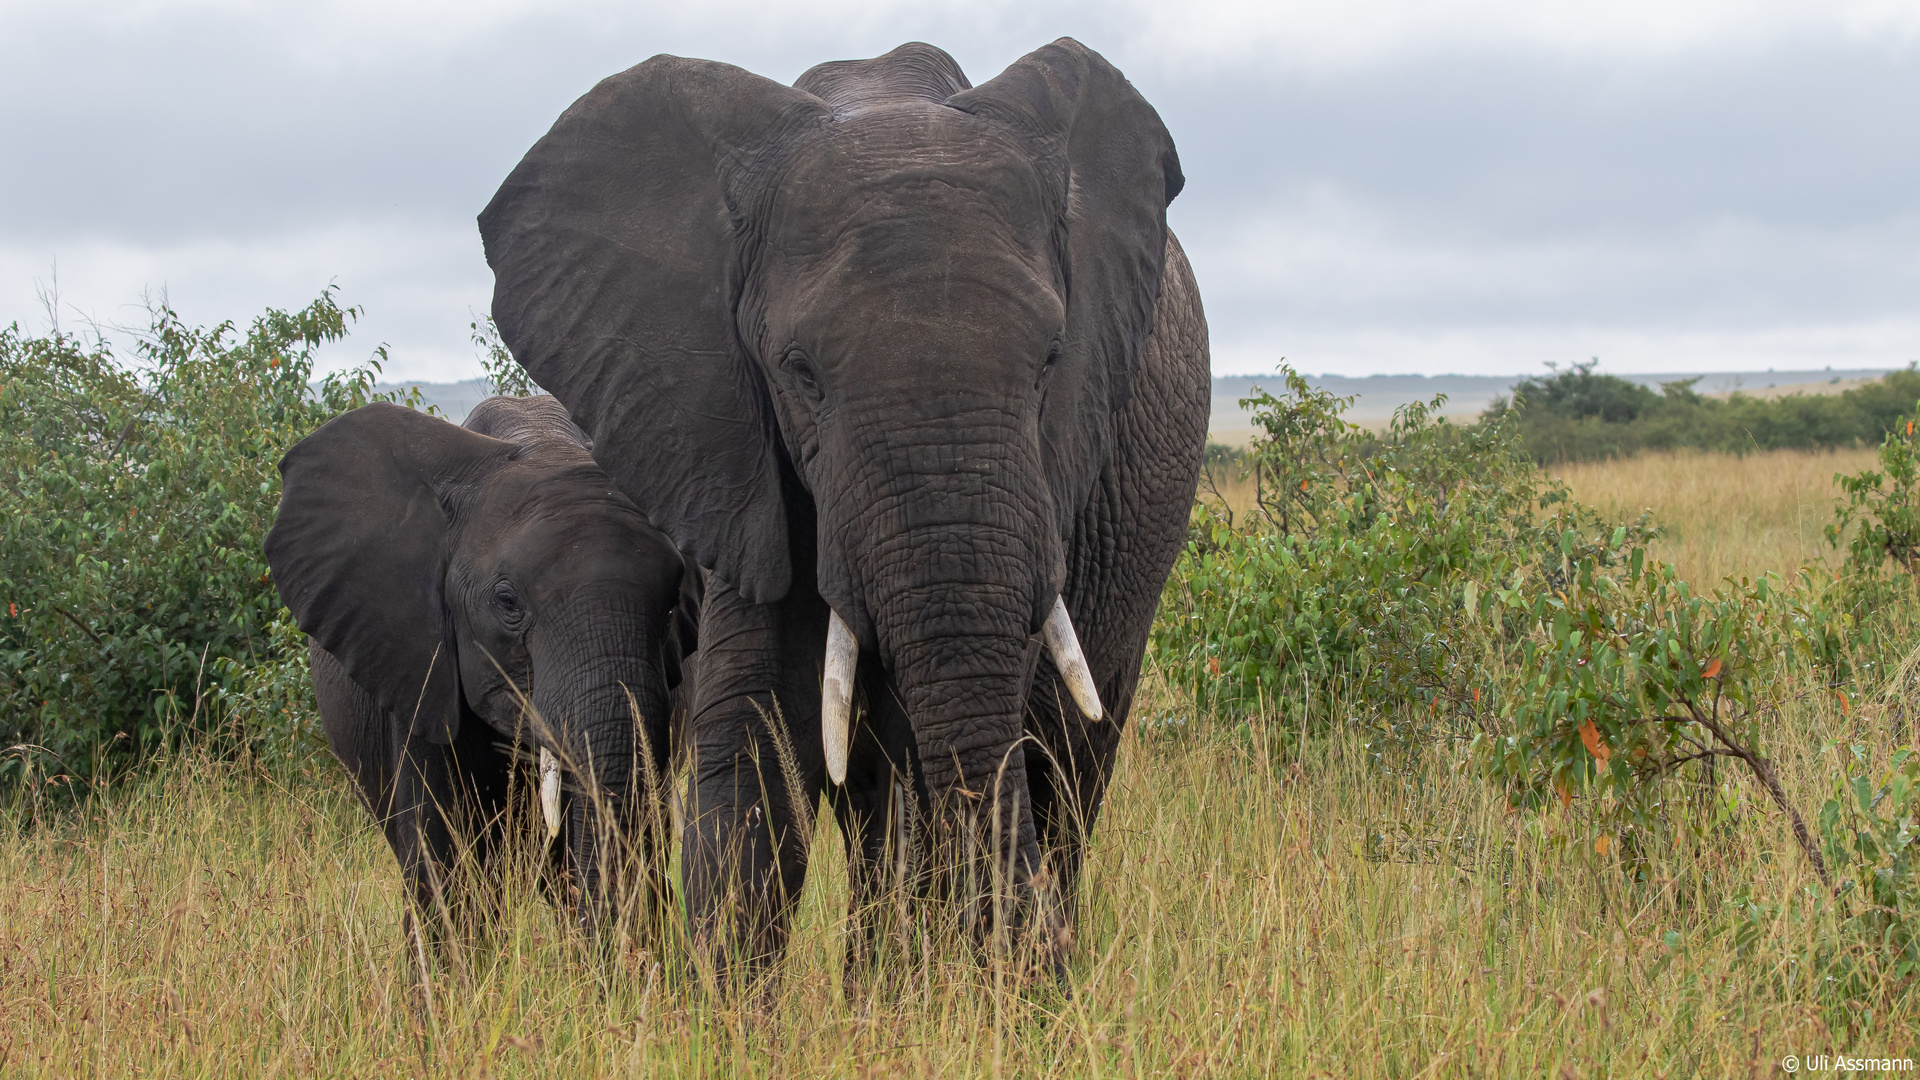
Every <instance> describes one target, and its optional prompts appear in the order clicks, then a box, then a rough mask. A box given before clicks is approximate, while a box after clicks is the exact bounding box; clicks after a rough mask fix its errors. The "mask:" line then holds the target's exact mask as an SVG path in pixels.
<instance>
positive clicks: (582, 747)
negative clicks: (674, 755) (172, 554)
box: [266, 397, 699, 939]
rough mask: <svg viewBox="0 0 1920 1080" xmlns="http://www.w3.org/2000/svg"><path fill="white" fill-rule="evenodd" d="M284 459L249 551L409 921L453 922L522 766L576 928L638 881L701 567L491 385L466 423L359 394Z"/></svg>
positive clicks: (551, 422)
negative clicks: (400, 888) (403, 897)
mask: <svg viewBox="0 0 1920 1080" xmlns="http://www.w3.org/2000/svg"><path fill="white" fill-rule="evenodd" d="M280 471H281V475H282V479H283V481H284V487H283V489H282V495H281V499H280V511H279V514H278V516H277V517H276V518H275V520H274V524H273V529H272V531H271V532H269V533H268V534H267V543H266V549H267V562H268V564H269V565H270V566H271V567H272V569H273V575H274V582H275V585H276V586H277V587H278V589H279V592H280V597H281V599H282V600H283V601H285V603H286V605H287V607H288V608H289V609H290V610H291V611H292V612H293V616H294V619H295V620H296V621H297V622H298V624H299V626H300V628H301V629H302V630H304V631H306V632H307V634H308V635H309V652H310V654H311V657H312V661H313V682H314V692H315V696H316V698H317V699H318V702H319V705H320V716H321V720H322V722H323V724H324V726H325V728H326V733H327V743H328V745H329V746H330V747H331V748H332V749H333V752H334V754H335V755H336V756H337V757H338V758H339V759H340V761H341V763H342V764H344V765H345V766H346V767H347V771H348V772H349V773H351V774H352V776H353V778H354V780H355V782H356V784H357V785H358V787H359V789H360V792H361V794H362V795H363V796H364V797H365V799H366V801H367V805H368V807H369V808H370V809H371V810H372V811H373V813H374V816H375V818H376V819H378V820H379V822H380V824H381V828H382V830H383V831H384V832H385V834H386V837H387V842H388V843H389V844H390V845H391V846H392V848H393V852H394V855H395V856H396V857H397V858H398V859H399V860H400V865H401V868H402V870H403V871H404V873H405V875H406V878H407V884H408V891H409V894H410V899H411V901H412V910H411V913H410V914H411V915H412V916H420V917H424V921H425V922H426V924H427V927H428V928H429V931H430V932H431V933H432V934H433V936H434V937H435V938H436V939H439V938H440V937H441V935H440V933H439V931H440V929H441V928H443V927H445V926H446V925H447V924H448V923H452V924H454V925H456V926H463V927H470V926H471V920H470V919H467V918H465V917H464V915H465V913H466V912H467V911H468V909H469V908H470V906H471V901H472V900H473V899H474V892H475V890H476V888H480V887H485V886H489V885H492V884H497V880H489V879H488V878H487V877H486V875H487V874H488V873H497V872H498V871H499V870H500V867H499V865H498V864H497V858H496V857H497V856H498V855H499V854H500V853H501V852H502V850H503V845H504V844H505V843H506V842H508V841H509V840H510V839H511V837H510V836H509V835H508V828H509V825H510V823H511V822H512V821H514V820H515V818H514V815H513V814H511V813H509V800H510V796H511V793H512V791H513V790H514V785H513V784H512V777H513V775H514V773H515V770H516V768H517V767H519V766H518V765H517V764H516V763H520V764H523V765H525V766H534V765H535V764H536V763H537V768H538V771H537V772H536V771H535V768H533V767H527V768H522V769H521V772H522V774H523V775H526V776H527V777H528V779H529V780H533V781H534V782H533V783H528V784H526V785H525V786H523V787H521V788H520V790H522V791H526V790H529V789H534V788H535V787H536V784H537V790H538V792H539V796H540V806H541V811H542V813H543V815H544V816H545V818H546V821H545V824H546V826H547V830H546V836H547V840H548V843H549V845H550V854H551V855H553V856H556V860H555V861H557V863H558V864H559V865H558V867H557V869H559V871H560V872H561V873H562V875H563V876H564V881H565V885H566V888H565V890H564V895H566V896H567V897H569V898H570V899H571V900H572V901H573V902H574V910H575V912H576V914H577V916H578V920H579V922H580V924H581V925H582V926H583V927H584V928H586V929H588V930H593V929H595V928H596V927H598V926H599V925H601V924H603V922H604V919H605V916H606V915H607V913H608V911H609V907H608V902H609V901H610V900H611V899H613V894H614V891H615V885H616V884H617V883H618V881H619V879H620V878H621V877H622V876H623V874H622V873H621V872H619V871H622V870H624V871H628V872H638V873H641V874H644V873H646V872H647V870H646V868H647V867H651V866H654V865H656V863H655V858H654V857H650V856H649V852H648V849H649V848H651V849H652V851H653V852H655V853H660V852H662V851H663V849H662V848H661V846H660V844H659V843H658V840H657V839H656V838H655V837H653V836H651V835H650V834H652V833H659V832H664V831H665V824H664V823H665V821H666V820H667V813H666V804H665V800H664V794H665V793H664V789H663V788H662V786H661V785H659V784H657V783H656V784H654V785H652V789H653V790H652V791H651V792H649V791H648V790H647V789H648V787H649V785H647V784H646V783H645V782H644V778H645V777H646V776H648V775H652V776H655V777H658V776H660V775H662V774H663V773H664V772H665V770H666V767H667V761H668V755H669V752H670V731H669V725H670V715H669V712H670V708H671V701H670V694H671V691H672V690H673V688H674V686H675V684H676V683H677V681H678V679H679V672H680V664H681V660H682V659H683V657H684V656H685V655H686V654H687V653H688V652H690V651H691V650H692V648H693V645H694V639H693V634H694V630H695V627H696V625H697V619H698V610H697V607H698V588H699V577H698V575H699V571H698V568H696V567H691V566H689V565H687V564H686V562H685V561H684V559H683V557H682V556H681V554H680V552H679V551H678V550H677V549H676V548H675V547H674V545H673V544H672V542H671V541H669V540H668V539H667V537H666V536H664V535H663V534H661V533H660V532H658V531H657V530H655V529H654V528H653V527H651V526H650V525H648V524H647V522H646V520H645V519H644V518H643V517H642V516H641V514H640V511H639V509H638V508H637V507H635V506H634V505H633V503H632V502H631V501H629V500H628V499H627V498H626V497H625V496H623V495H621V494H620V493H619V492H618V491H617V490H614V485H613V484H612V482H610V481H609V480H608V479H607V476H606V474H605V473H604V472H603V471H602V470H601V469H600V467H599V466H598V465H596V464H595V463H594V461H593V458H592V457H591V456H590V455H589V453H588V444H587V439H586V436H585V434H584V433H583V432H581V431H580V429H579V428H577V427H575V426H574V424H573V423H572V421H571V420H569V419H568V417H567V413H566V410H565V409H564V408H562V407H561V406H560V404H559V403H558V402H555V401H554V400H553V399H552V398H546V397H536V398H504V397H495V398H489V399H487V400H486V401H483V402H481V403H480V404H479V405H478V406H476V407H475V408H474V410H473V412H472V413H471V414H470V415H469V416H468V418H467V422H466V425H465V427H456V426H455V425H453V424H450V423H447V422H446V421H444V420H438V419H435V418H433V417H430V416H425V415H422V414H420V413H417V412H414V411H413V410H411V409H405V408H401V407H399V406H397V405H388V404H377V405H369V406H367V407H365V408H363V409H356V410H354V411H353V412H350V413H346V414H344V415H342V416H339V417H336V418H334V419H333V420H331V421H329V422H328V423H326V424H325V425H323V426H321V427H320V428H319V429H318V430H316V431H315V432H314V433H313V434H312V435H309V436H307V437H306V438H305V439H302V440H301V441H300V442H299V444H297V445H296V446H294V448H293V449H292V450H290V451H288V453H287V455H286V457H285V459H283V460H282V461H281V463H280ZM528 705H531V706H532V715H529V714H528V712H527V706H528ZM636 710H637V711H638V713H639V716H640V718H641V723H640V724H638V725H636V723H635V711H636ZM638 734H644V735H645V736H646V738H645V739H644V740H641V739H639V738H637V737H636V736H637V735H638ZM649 770H651V773H649ZM535 777H537V780H535ZM648 794H651V795H652V796H653V797H655V798H656V799H658V800H659V801H658V803H657V804H656V805H652V806H649V805H646V804H645V803H643V802H642V801H641V797H642V796H645V795H648ZM523 820H524V819H523ZM629 856H638V858H637V859H636V860H634V861H633V862H629V861H628V857H629ZM659 861H660V862H664V859H660V860H659ZM654 873H655V875H656V876H657V873H658V871H657V870H655V871H654ZM626 876H627V880H628V884H632V885H644V884H646V883H645V882H643V881H636V880H634V879H633V877H632V876H631V873H629V874H628V875H626ZM660 884H661V883H660V882H658V881H655V882H653V883H652V885H653V886H654V889H653V892H654V902H655V903H658V902H659V900H660V898H662V897H663V896H664V893H663V892H662V891H661V890H660V889H659V888H658V886H659V885H660ZM443 914H444V915H447V916H452V917H451V918H443V917H442V916H443Z"/></svg>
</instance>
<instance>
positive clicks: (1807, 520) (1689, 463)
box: [1552, 449, 1876, 588]
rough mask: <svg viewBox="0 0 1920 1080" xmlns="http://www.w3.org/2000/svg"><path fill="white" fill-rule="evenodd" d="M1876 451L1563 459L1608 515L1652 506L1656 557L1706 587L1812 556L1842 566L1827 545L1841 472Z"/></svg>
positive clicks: (1860, 465) (1789, 567)
mask: <svg viewBox="0 0 1920 1080" xmlns="http://www.w3.org/2000/svg"><path fill="white" fill-rule="evenodd" d="M1875 453H1876V451H1875V450H1873V449H1863V450H1828V451H1808V450H1771V451H1765V452H1762V453H1754V454H1746V455H1743V456H1740V457H1734V456H1732V455H1729V454H1708V453H1700V452H1698V451H1681V452H1675V453H1659V454H1642V455H1640V456H1638V457H1632V458H1627V459H1624V460H1619V461H1596V462H1582V463H1578V464H1571V465H1559V466H1555V467H1554V468H1553V469H1552V472H1553V473H1554V474H1555V475H1556V476H1559V477H1560V478H1561V479H1563V480H1565V481H1566V482H1567V486H1568V487H1569V488H1571V489H1572V491H1573V495H1574V497H1575V498H1576V499H1579V500H1580V501H1581V502H1583V503H1586V504H1587V505H1589V506H1592V507H1593V508H1595V509H1596V510H1599V511H1601V512H1602V513H1604V514H1606V515H1608V516H1609V517H1612V518H1615V519H1618V520H1626V519H1629V518H1632V517H1635V516H1637V515H1638V514H1639V513H1640V512H1641V511H1643V510H1651V511H1652V512H1653V517H1654V520H1655V521H1657V522H1658V523H1659V524H1660V526H1661V528H1662V530H1663V531H1664V533H1665V535H1664V536H1663V537H1662V538H1661V539H1660V540H1658V541H1655V542H1654V544H1653V545H1652V549H1651V551H1650V552H1649V554H1650V555H1652V556H1653V557H1654V558H1658V559H1662V560H1665V561H1667V562H1671V563H1673V564H1674V568H1675V570H1676V571H1677V572H1678V573H1679V575H1680V577H1682V578H1683V579H1685V580H1687V581H1689V582H1692V583H1693V584H1694V585H1696V586H1699V587H1702V588H1704V587H1706V586H1708V585H1711V584H1713V583H1715V582H1719V581H1721V580H1723V579H1725V578H1727V577H1736V578H1737V577H1742V576H1744V577H1755V576H1758V575H1759V574H1761V573H1764V572H1766V571H1773V572H1775V573H1779V574H1783V575H1784V574H1791V573H1792V572H1793V571H1795V570H1797V569H1798V568H1800V567H1801V566H1803V565H1806V564H1809V563H1811V564H1815V565H1821V566H1837V565H1839V559H1840V556H1842V555H1843V554H1844V552H1836V551H1834V550H1833V549H1832V548H1831V547H1830V546H1829V545H1828V543H1827V538H1826V527H1827V526H1828V525H1829V524H1831V523H1832V521H1833V507H1834V500H1835V499H1836V498H1838V497H1839V495H1840V489H1839V486H1838V485H1836V484H1835V483H1834V482H1833V477H1834V474H1835V473H1856V472H1859V471H1861V470H1862V469H1870V468H1873V467H1874V465H1875Z"/></svg>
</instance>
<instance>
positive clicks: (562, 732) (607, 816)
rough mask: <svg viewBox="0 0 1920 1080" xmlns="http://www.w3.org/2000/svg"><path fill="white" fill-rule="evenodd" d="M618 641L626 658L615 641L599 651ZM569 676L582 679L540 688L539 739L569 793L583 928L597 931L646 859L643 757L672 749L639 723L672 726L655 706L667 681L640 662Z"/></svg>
mask: <svg viewBox="0 0 1920 1080" xmlns="http://www.w3.org/2000/svg"><path fill="white" fill-rule="evenodd" d="M612 641H620V644H621V646H622V648H621V651H622V652H623V653H624V652H625V651H626V647H627V645H628V644H629V642H627V641H621V640H620V639H618V638H614V639H609V640H607V641H599V642H598V645H597V647H598V648H599V650H600V651H601V652H602V653H604V652H605V651H606V648H607V646H608V644H610V643H611V642H612ZM563 647H570V648H575V649H579V648H589V647H593V646H592V645H591V644H590V643H573V644H571V645H568V646H563ZM562 670H568V671H576V672H579V674H578V675H577V676H575V677H570V678H567V679H563V680H559V681H558V683H557V684H556V685H550V686H544V687H543V686H541V685H539V684H537V683H536V685H535V687H534V700H533V704H534V708H535V710H536V711H537V712H538V713H539V715H540V718H541V722H542V727H543V729H544V730H541V731H537V732H535V733H534V734H535V737H536V738H537V739H538V741H539V742H540V743H541V745H542V748H543V749H545V750H548V751H549V752H551V753H552V755H553V757H554V758H555V760H556V763H557V764H558V766H559V774H560V775H559V776H558V777H557V778H556V779H557V780H558V781H559V785H560V786H561V787H563V788H564V789H565V790H566V792H568V793H569V797H568V798H566V799H565V800H564V806H565V809H564V811H563V813H564V818H565V820H564V826H565V832H566V844H567V851H566V855H567V862H568V864H569V866H570V869H571V872H572V880H571V882H570V885H571V886H572V887H573V888H575V889H578V890H579V892H578V898H577V902H578V908H577V910H576V913H577V916H578V921H579V924H580V926H581V928H582V929H584V930H587V931H589V932H591V931H593V930H595V929H596V928H598V927H599V926H600V925H602V924H603V923H604V921H605V919H606V918H607V917H608V915H609V914H611V911H610V906H609V905H610V904H611V903H612V902H613V901H614V899H615V894H616V893H617V891H618V890H619V889H620V888H621V886H622V884H623V882H622V873H621V871H622V868H623V867H624V865H625V864H627V863H629V862H631V861H633V859H634V857H636V856H643V855H644V854H645V852H644V850H642V848H643V845H644V841H643V839H642V835H641V828H642V827H643V826H644V825H645V821H644V820H643V818H644V816H645V807H644V805H643V799H642V796H643V795H644V794H646V793H645V792H644V790H643V788H644V786H645V783H644V778H645V776H646V775H647V763H645V762H643V761H642V760H641V758H642V755H643V753H646V752H648V751H651V755H650V756H651V757H653V758H658V757H659V756H660V754H661V753H662V752H663V751H664V749H665V748H664V747H659V748H656V747H653V746H651V745H649V744H650V743H651V742H652V741H654V740H651V739H648V740H643V739H641V738H640V737H639V734H640V733H639V726H638V724H637V720H639V719H640V718H645V719H647V720H651V721H660V720H664V718H665V715H666V712H665V710H666V707H667V706H666V702H665V701H663V700H654V699H655V698H658V697H660V696H661V695H660V694H659V692H658V687H657V684H658V683H659V681H660V680H659V678H658V677H657V675H655V676H653V677H649V676H648V674H647V672H646V671H645V666H644V662H643V661H642V659H641V657H639V656H621V657H603V658H601V659H600V660H598V661H591V660H589V661H572V662H570V664H569V666H565V667H563V668H562ZM636 707H637V708H638V711H639V712H640V714H641V717H639V718H637V717H636V716H635V715H634V712H635V709H636ZM655 764H656V771H657V762H655ZM543 811H544V807H543Z"/></svg>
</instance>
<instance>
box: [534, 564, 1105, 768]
mask: <svg viewBox="0 0 1920 1080" xmlns="http://www.w3.org/2000/svg"><path fill="white" fill-rule="evenodd" d="M1040 636H1041V639H1042V640H1043V641H1044V642H1045V643H1046V646H1047V653H1048V654H1049V655H1050V656H1051V657H1052V658H1053V666H1054V667H1055V668H1057V669H1059V671H1060V676H1061V678H1062V679H1064V680H1065V681H1066V684H1067V692H1068V693H1069V694H1071V695H1072V696H1073V702H1074V704H1075V705H1077V706H1079V707H1080V711H1081V712H1082V713H1084V714H1085V715H1086V717H1087V719H1089V720H1098V719H1100V718H1101V717H1102V716H1104V715H1105V710H1104V709H1103V708H1102V707H1101V705H1100V692H1099V690H1098V689H1097V688H1096V687H1095V686H1094V682H1093V672H1092V671H1091V670H1089V669H1088V668H1087V658H1086V654H1085V653H1084V652H1083V651H1082V650H1081V648H1080V637H1079V635H1078V634H1075V633H1074V631H1073V620H1072V619H1071V618H1070V617H1069V616H1068V615H1067V601H1066V598H1065V597H1058V596H1056V597H1055V598H1054V601H1053V611H1052V612H1051V613H1050V614H1049V615H1048V616H1047V621H1046V624H1045V625H1044V626H1042V627H1041V629H1040ZM859 662H860V639H859V638H857V637H855V636H854V633H853V630H852V628H850V627H848V626H847V622H846V620H845V619H842V618H841V617H840V613H839V612H837V611H834V610H832V609H831V608H829V609H828V622H827V652H826V658H825V664H824V666H823V669H822V670H823V676H822V678H821V680H820V745H821V746H822V747H823V748H824V749H825V751H826V758H827V775H828V776H830V777H832V778H833V782H834V783H836V784H844V783H846V782H847V753H848V747H849V746H850V745H851V743H852V731H851V726H852V725H851V719H852V714H853V678H854V670H855V668H857V667H858V666H859ZM543 752H544V751H543ZM543 790H544V789H543Z"/></svg>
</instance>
